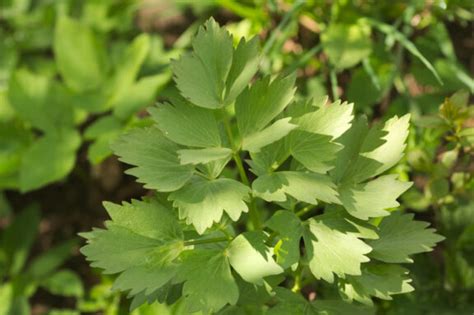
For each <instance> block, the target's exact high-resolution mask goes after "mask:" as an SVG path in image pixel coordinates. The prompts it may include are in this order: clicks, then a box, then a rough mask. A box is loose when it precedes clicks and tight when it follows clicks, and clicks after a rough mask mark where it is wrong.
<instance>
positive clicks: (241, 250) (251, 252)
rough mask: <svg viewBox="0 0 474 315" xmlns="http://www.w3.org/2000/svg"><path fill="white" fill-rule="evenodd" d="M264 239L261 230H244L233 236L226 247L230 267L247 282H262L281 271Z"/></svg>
mask: <svg viewBox="0 0 474 315" xmlns="http://www.w3.org/2000/svg"><path fill="white" fill-rule="evenodd" d="M264 240H265V234H264V233H263V232H260V231H255V232H246V233H242V234H240V235H239V236H237V237H236V238H234V240H233V241H232V242H231V243H230V245H229V247H228V248H227V251H228V255H229V261H230V264H231V266H232V268H234V270H235V271H236V272H237V273H238V274H239V275H240V276H241V277H242V278H243V279H244V280H245V281H247V282H250V283H255V284H263V281H264V280H263V278H265V277H267V276H271V275H278V274H280V273H282V272H283V268H282V267H280V266H279V265H278V264H277V263H276V262H275V261H274V260H273V257H272V250H271V248H269V247H267V246H266V245H265V244H264Z"/></svg>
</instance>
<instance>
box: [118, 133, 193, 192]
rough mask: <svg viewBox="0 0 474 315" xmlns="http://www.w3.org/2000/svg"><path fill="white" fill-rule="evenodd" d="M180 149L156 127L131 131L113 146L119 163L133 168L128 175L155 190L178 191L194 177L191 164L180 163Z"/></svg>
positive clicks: (128, 171)
mask: <svg viewBox="0 0 474 315" xmlns="http://www.w3.org/2000/svg"><path fill="white" fill-rule="evenodd" d="M179 149H180V147H179V146H178V145H176V144H174V143H173V142H171V141H170V140H168V139H166V138H165V137H164V136H163V134H162V133H161V131H159V130H158V129H156V128H148V129H135V130H132V131H130V132H129V133H128V134H125V135H124V136H122V137H120V138H119V139H118V140H117V141H116V142H115V143H114V144H113V145H112V150H113V151H114V152H115V154H117V155H118V156H119V157H120V160H121V161H123V162H125V163H128V164H132V165H135V166H136V167H134V168H132V169H129V170H127V173H128V174H131V175H133V176H135V177H137V181H138V182H140V183H143V184H145V187H146V188H151V189H156V190H158V191H174V190H177V189H179V188H181V187H182V186H183V185H184V184H185V183H186V182H187V181H188V180H189V179H190V178H191V176H192V175H193V171H194V167H193V166H192V165H181V164H180V162H179V159H178V154H177V153H176V151H178V150H179Z"/></svg>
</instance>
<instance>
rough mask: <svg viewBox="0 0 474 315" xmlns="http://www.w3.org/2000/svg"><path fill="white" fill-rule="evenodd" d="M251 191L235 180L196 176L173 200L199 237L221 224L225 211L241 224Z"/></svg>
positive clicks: (180, 215) (172, 195)
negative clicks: (218, 223)
mask: <svg viewBox="0 0 474 315" xmlns="http://www.w3.org/2000/svg"><path fill="white" fill-rule="evenodd" d="M249 193H250V189H249V188H248V187H247V186H245V185H243V184H241V183H240V182H237V181H235V180H233V179H228V178H218V179H214V180H206V179H203V178H200V177H195V178H194V179H193V180H192V181H191V182H189V183H188V184H187V185H185V186H184V187H183V188H181V189H180V190H178V191H175V192H173V193H172V194H170V196H169V199H170V200H173V205H174V206H175V207H177V208H179V217H180V218H182V219H186V223H187V224H193V225H194V227H195V229H196V231H197V232H198V233H199V234H202V233H204V231H205V230H206V229H207V228H209V227H211V226H212V224H213V223H214V222H219V221H220V220H221V218H222V215H223V213H224V211H225V212H226V213H227V215H229V217H230V218H231V219H232V220H234V221H237V220H238V219H239V218H240V215H241V214H242V212H247V211H248V207H247V205H246V203H245V202H246V201H249Z"/></svg>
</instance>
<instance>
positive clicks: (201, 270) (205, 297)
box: [179, 250, 239, 314]
mask: <svg viewBox="0 0 474 315" xmlns="http://www.w3.org/2000/svg"><path fill="white" fill-rule="evenodd" d="M182 258H183V263H182V265H181V266H180V269H179V278H180V279H183V280H184V285H183V296H184V298H185V302H186V305H187V309H188V311H189V312H190V313H192V312H196V311H203V312H204V313H206V314H208V313H214V312H217V311H219V310H220V309H221V308H222V307H224V306H225V305H227V304H230V305H234V304H235V303H237V299H238V298H239V288H238V286H237V283H236V282H235V280H234V277H233V276H232V274H231V271H230V266H229V258H228V257H227V256H226V255H225V253H224V252H222V251H221V250H192V251H186V252H184V253H183V255H182Z"/></svg>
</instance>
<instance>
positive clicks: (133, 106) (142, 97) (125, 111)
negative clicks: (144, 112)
mask: <svg viewBox="0 0 474 315" xmlns="http://www.w3.org/2000/svg"><path fill="white" fill-rule="evenodd" d="M170 79H171V74H170V73H168V72H165V73H160V74H157V75H153V76H148V77H144V78H141V79H140V80H138V81H137V82H135V83H134V84H133V85H132V86H131V87H129V88H128V89H127V93H125V95H123V96H122V97H121V98H119V99H117V100H116V102H115V104H114V109H113V113H114V115H115V116H116V117H117V118H119V119H122V120H126V119H128V118H130V117H131V116H133V115H134V114H135V113H137V112H138V111H140V110H141V109H143V108H145V107H146V106H148V105H151V104H152V103H153V101H154V100H155V97H156V95H157V93H158V92H159V91H160V89H162V88H163V87H164V86H166V84H167V83H168V82H169V80H170Z"/></svg>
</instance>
